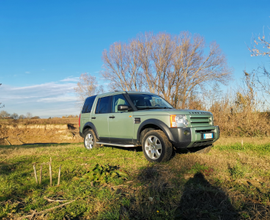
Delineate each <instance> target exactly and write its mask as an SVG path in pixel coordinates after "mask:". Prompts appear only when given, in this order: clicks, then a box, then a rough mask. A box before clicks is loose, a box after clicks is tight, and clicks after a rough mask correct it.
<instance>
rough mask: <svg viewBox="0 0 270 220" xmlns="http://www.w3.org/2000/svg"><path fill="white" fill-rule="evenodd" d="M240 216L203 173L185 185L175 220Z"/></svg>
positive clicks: (226, 197) (231, 218)
mask: <svg viewBox="0 0 270 220" xmlns="http://www.w3.org/2000/svg"><path fill="white" fill-rule="evenodd" d="M238 218H239V214H238V212H237V211H236V210H235V209H234V207H233V206H232V204H231V202H230V200H229V197H228V196H227V195H226V193H225V192H223V191H222V190H221V189H220V188H217V187H215V186H212V185H211V184H210V183H209V182H208V181H207V180H206V179H205V177H204V175H203V174H202V173H201V172H198V173H196V174H195V175H194V177H193V178H190V179H189V180H188V181H187V182H186V184H185V185H184V190H183V193H182V196H181V200H180V203H179V205H178V208H177V209H176V211H175V219H189V220H190V219H224V220H227V219H228V220H233V219H238Z"/></svg>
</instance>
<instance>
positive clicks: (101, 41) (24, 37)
mask: <svg viewBox="0 0 270 220" xmlns="http://www.w3.org/2000/svg"><path fill="white" fill-rule="evenodd" d="M269 11H270V1H269V0H261V1H259V2H258V1H251V0H245V1H242V0H238V1H236V0H233V1H230V0H226V1H225V0H224V1H217V0H215V1H210V0H193V1H192V0H182V1H180V0H179V1H176V0H171V1H169V0H167V1H158V0H155V1H152V0H151V1H150V0H149V1H147V0H144V1H140V0H136V1H126V0H123V1H118V0H110V1H102V0H100V1H90V0H89V1H85V0H81V1H80V0H77V1H69V0H38V1H36V0H35V1H34V0H32V1H31V0H1V1H0V83H2V84H3V85H2V86H1V87H0V102H2V103H4V104H5V108H3V109H1V110H5V111H7V112H9V113H11V114H12V113H14V112H16V113H18V114H26V112H31V113H32V114H33V115H38V116H41V117H50V116H62V115H70V114H73V115H78V114H79V111H80V108H81V106H80V105H79V104H78V102H77V98H76V95H75V94H74V87H75V86H76V82H77V80H78V77H79V76H80V75H81V74H82V73H86V72H87V73H90V74H93V75H95V76H96V77H97V79H99V82H100V83H103V82H102V80H101V76H100V75H99V72H100V71H101V70H102V59H101V55H102V51H103V50H104V49H108V48H109V46H110V45H111V44H113V43H114V42H117V41H122V42H128V41H129V39H132V38H135V37H136V35H137V34H139V33H144V32H149V31H151V32H154V33H158V32H166V33H169V34H179V33H180V32H181V31H189V32H191V33H192V34H195V33H197V34H200V35H201V36H203V37H204V38H205V40H206V43H210V42H212V41H216V42H217V43H218V44H219V45H220V48H221V49H222V51H223V52H224V53H225V55H226V57H227V62H228V65H229V67H231V68H233V70H234V71H233V78H234V80H233V81H232V82H230V85H229V87H230V86H232V87H233V86H237V83H238V84H241V78H242V73H243V70H246V71H251V70H252V69H254V68H257V67H258V65H261V64H265V65H268V64H269V60H267V59H266V58H263V57H250V52H249V51H248V48H247V47H248V46H250V45H251V43H252V37H256V36H258V35H259V34H262V32H263V28H265V30H267V27H269V26H270V12H269ZM223 88H224V87H223Z"/></svg>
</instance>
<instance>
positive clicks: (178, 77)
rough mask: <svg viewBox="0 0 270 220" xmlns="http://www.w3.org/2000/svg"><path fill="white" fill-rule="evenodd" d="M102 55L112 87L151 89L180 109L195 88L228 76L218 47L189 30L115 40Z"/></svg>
mask: <svg viewBox="0 0 270 220" xmlns="http://www.w3.org/2000/svg"><path fill="white" fill-rule="evenodd" d="M206 50H207V51H208V52H206ZM102 58H103V62H104V71H103V72H102V74H103V76H104V77H106V78H108V79H109V80H111V88H113V89H115V88H120V89H123V90H127V91H128V90H136V91H137V90H144V91H150V92H153V93H157V94H160V95H161V96H163V97H164V98H165V99H166V100H167V101H169V102H170V103H171V104H173V105H174V106H175V107H181V108H184V107H185V106H186V104H187V102H188V99H189V97H191V94H194V91H195V90H198V89H200V88H202V87H203V86H205V85H206V83H209V82H219V83H223V84H226V82H227V81H228V80H229V79H230V76H231V70H230V69H229V68H228V67H227V62H226V58H225V56H224V55H223V53H222V51H221V50H220V48H219V46H218V45H217V44H216V43H211V44H210V47H209V48H208V47H206V46H205V42H204V39H203V37H201V36H199V35H194V36H192V35H191V34H190V33H188V32H182V33H180V34H179V35H177V36H173V35H170V34H167V33H159V34H157V35H154V34H152V33H145V34H141V35H138V36H137V38H136V39H134V40H132V41H130V43H129V44H124V43H121V42H119V43H114V44H113V45H111V47H110V49H109V51H107V50H104V52H103V57H102Z"/></svg>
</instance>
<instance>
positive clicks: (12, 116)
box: [10, 113, 19, 119]
mask: <svg viewBox="0 0 270 220" xmlns="http://www.w3.org/2000/svg"><path fill="white" fill-rule="evenodd" d="M10 117H11V118H13V119H18V118H19V115H18V114H17V113H13V114H12V115H11V116H10Z"/></svg>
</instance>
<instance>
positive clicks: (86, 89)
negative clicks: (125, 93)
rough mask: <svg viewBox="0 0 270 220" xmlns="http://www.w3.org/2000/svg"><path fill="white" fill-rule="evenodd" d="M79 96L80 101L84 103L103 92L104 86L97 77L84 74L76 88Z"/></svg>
mask: <svg viewBox="0 0 270 220" xmlns="http://www.w3.org/2000/svg"><path fill="white" fill-rule="evenodd" d="M74 90H75V92H76V93H77V95H78V96H79V99H80V101H82V102H83V101H84V100H85V98H86V97H88V96H92V95H95V94H98V93H102V92H103V86H101V85H99V84H98V82H97V80H96V77H95V76H91V75H90V74H88V73H82V74H81V76H80V80H79V82H78V83H77V87H76V88H74Z"/></svg>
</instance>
